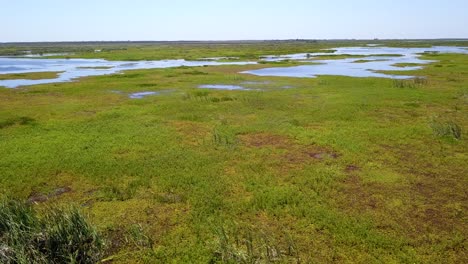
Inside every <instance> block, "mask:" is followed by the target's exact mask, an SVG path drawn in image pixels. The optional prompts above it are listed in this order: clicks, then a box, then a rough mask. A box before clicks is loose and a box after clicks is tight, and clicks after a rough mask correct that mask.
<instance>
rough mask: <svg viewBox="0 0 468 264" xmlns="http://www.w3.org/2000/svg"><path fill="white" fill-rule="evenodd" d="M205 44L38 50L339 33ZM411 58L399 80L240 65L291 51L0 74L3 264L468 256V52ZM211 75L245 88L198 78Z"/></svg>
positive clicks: (149, 50)
mask: <svg viewBox="0 0 468 264" xmlns="http://www.w3.org/2000/svg"><path fill="white" fill-rule="evenodd" d="M431 44H432V43H430V42H428V43H417V44H416V43H404V42H402V43H397V42H392V43H385V45H390V46H399V47H401V46H405V45H407V46H416V45H424V46H430V45H431ZM446 44H447V43H446ZM457 44H458V43H457ZM216 45H217V44H208V46H205V45H202V44H193V45H190V44H183V45H182V44H174V45H159V44H158V45H155V44H148V45H146V44H145V45H143V46H135V45H133V44H129V45H128V46H125V45H123V44H120V46H116V49H114V50H105V49H104V48H105V47H103V46H101V45H98V44H96V45H94V44H93V45H90V46H89V47H82V48H83V49H86V50H80V49H79V48H77V49H76V50H71V49H70V48H69V47H68V46H66V45H65V46H64V47H62V48H60V50H47V51H48V52H58V51H63V52H70V51H74V52H75V54H76V55H73V56H76V57H83V58H97V57H99V58H105V59H114V60H121V59H122V60H129V61H130V60H142V59H143V60H146V59H148V60H154V59H173V58H174V57H178V56H182V57H183V58H184V59H194V58H206V57H229V56H236V57H240V58H241V59H245V58H255V59H257V58H258V56H262V55H268V54H275V55H281V54H293V53H303V54H307V53H312V52H313V51H314V50H316V49H317V50H319V49H321V48H324V47H325V48H333V47H339V46H343V45H344V44H340V43H335V42H331V43H322V42H316V43H312V42H310V43H308V42H307V43H306V42H291V43H289V42H286V43H273V44H272V43H251V44H237V45H235V44H232V43H231V44H223V45H219V46H216ZM334 45H335V46H334ZM356 45H359V42H356V43H352V46H356ZM361 45H365V43H361ZM460 45H463V43H460ZM350 46H351V45H350ZM117 47H118V48H119V49H117ZM23 48H24V47H23ZM88 48H89V51H88V50H87V49H88ZM16 49H18V50H19V49H20V48H19V47H18V48H17V47H12V46H8V47H1V48H0V50H1V51H2V52H9V51H11V50H16ZM95 49H103V51H102V52H99V53H96V52H94V50H95ZM181 54H182V55H181ZM185 55H186V56H185ZM353 59H356V60H357V59H360V58H353ZM421 59H423V60H428V61H429V60H430V61H433V62H431V63H428V64H426V65H425V66H424V67H423V68H418V69H412V70H410V71H400V70H401V69H399V67H396V68H398V69H397V70H395V71H392V72H391V73H392V74H404V75H410V76H415V77H416V78H411V79H405V80H393V79H387V78H373V77H366V78H354V77H347V76H318V77H317V78H290V77H271V76H266V77H262V76H255V75H249V74H240V72H245V71H253V70H258V69H262V68H265V67H271V68H275V67H284V66H285V64H282V65H278V64H275V63H274V62H271V63H270V62H265V64H255V65H221V66H214V65H212V66H210V65H209V66H206V67H195V68H189V67H174V68H159V69H137V70H131V71H126V72H125V74H109V75H101V76H90V77H86V78H81V79H78V80H77V81H74V82H67V83H54V84H41V85H34V86H23V87H19V88H17V89H5V88H0V193H1V196H2V197H3V198H4V199H5V200H4V202H2V203H1V204H0V243H1V244H0V262H2V261H3V262H6V263H8V261H9V262H10V263H27V262H28V261H29V262H31V260H36V259H37V260H38V262H39V263H41V262H40V261H45V260H47V261H49V262H52V263H67V262H70V263H73V262H75V263H92V262H94V261H96V260H98V259H99V260H100V261H103V262H104V263H189V262H190V263H466V262H467V260H468V255H467V252H466V237H467V235H468V234H467V230H468V229H467V226H466V217H467V216H466V212H467V204H466V199H467V196H466V186H467V184H468V179H467V177H466V176H467V174H466V169H467V167H466V164H467V155H466V153H467V149H468V144H467V136H466V131H467V127H468V115H467V114H466V113H467V107H468V103H467V102H468V99H467V98H468V96H467V95H468V90H467V84H468V76H467V74H466V73H467V72H468V55H463V54H445V53H437V54H432V53H430V54H423V55H421ZM286 65H288V64H286ZM291 66H297V65H291ZM104 70H105V69H104ZM219 84H223V85H234V86H241V87H245V88H251V90H235V89H234V90H223V89H207V88H203V87H202V88H199V87H200V86H201V85H219ZM283 87H289V88H288V89H285V88H283ZM208 88H210V87H208ZM169 91H170V92H169ZM141 92H149V93H152V95H153V96H141V98H139V99H132V98H129V95H135V94H136V95H137V96H138V95H141V94H138V93H141ZM145 95H146V94H145ZM11 199H12V200H11ZM70 242H72V243H70Z"/></svg>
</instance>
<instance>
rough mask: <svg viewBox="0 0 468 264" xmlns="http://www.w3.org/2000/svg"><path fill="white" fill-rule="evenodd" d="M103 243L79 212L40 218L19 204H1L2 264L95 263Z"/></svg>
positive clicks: (53, 212)
mask: <svg viewBox="0 0 468 264" xmlns="http://www.w3.org/2000/svg"><path fill="white" fill-rule="evenodd" d="M102 249H103V240H102V239H101V237H100V236H99V234H98V233H97V232H96V230H95V229H94V228H93V227H92V226H91V225H90V224H89V223H88V222H87V221H86V220H85V218H84V217H83V216H82V215H81V213H80V212H79V211H78V210H77V209H76V208H70V209H50V210H47V211H45V212H44V213H43V214H40V213H39V212H38V211H36V210H34V208H32V207H31V206H30V205H28V204H25V203H23V202H19V201H16V200H4V201H2V202H0V263H6V264H10V263H11V264H13V263H15V264H16V263H18V264H23V263H24V264H26V263H38V264H41V263H96V262H97V261H98V260H99V259H100V258H101V252H102Z"/></svg>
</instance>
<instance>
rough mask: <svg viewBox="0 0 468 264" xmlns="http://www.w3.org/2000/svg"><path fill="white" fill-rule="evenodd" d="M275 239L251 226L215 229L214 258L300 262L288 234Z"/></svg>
mask: <svg viewBox="0 0 468 264" xmlns="http://www.w3.org/2000/svg"><path fill="white" fill-rule="evenodd" d="M285 237H286V239H285V240H286V241H282V242H281V243H280V242H279V241H276V240H275V239H274V238H273V237H272V236H270V235H269V234H268V233H267V232H265V231H262V230H254V229H252V228H235V230H229V231H227V230H226V229H225V228H224V227H221V228H219V230H217V242H216V248H215V252H214V260H215V261H220V262H223V263H272V262H281V263H283V262H284V263H294V262H296V263H300V259H299V257H298V255H297V251H296V246H295V243H294V241H293V240H292V239H291V237H290V236H288V235H286V236H285Z"/></svg>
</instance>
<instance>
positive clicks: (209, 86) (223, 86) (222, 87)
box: [198, 84, 251, 91]
mask: <svg viewBox="0 0 468 264" xmlns="http://www.w3.org/2000/svg"><path fill="white" fill-rule="evenodd" d="M198 88H203V89H219V90H230V91H232V90H251V89H247V88H245V87H243V86H239V85H229V84H204V85H200V86H198Z"/></svg>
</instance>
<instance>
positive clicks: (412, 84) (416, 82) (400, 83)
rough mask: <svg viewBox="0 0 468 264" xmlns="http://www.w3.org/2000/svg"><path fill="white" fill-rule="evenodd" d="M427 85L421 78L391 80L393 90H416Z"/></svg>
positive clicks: (425, 80) (424, 79)
mask: <svg viewBox="0 0 468 264" xmlns="http://www.w3.org/2000/svg"><path fill="white" fill-rule="evenodd" d="M424 85H427V79H426V78H423V77H417V78H413V79H410V80H393V87H395V88H411V89H412V88H417V87H420V86H424Z"/></svg>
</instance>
